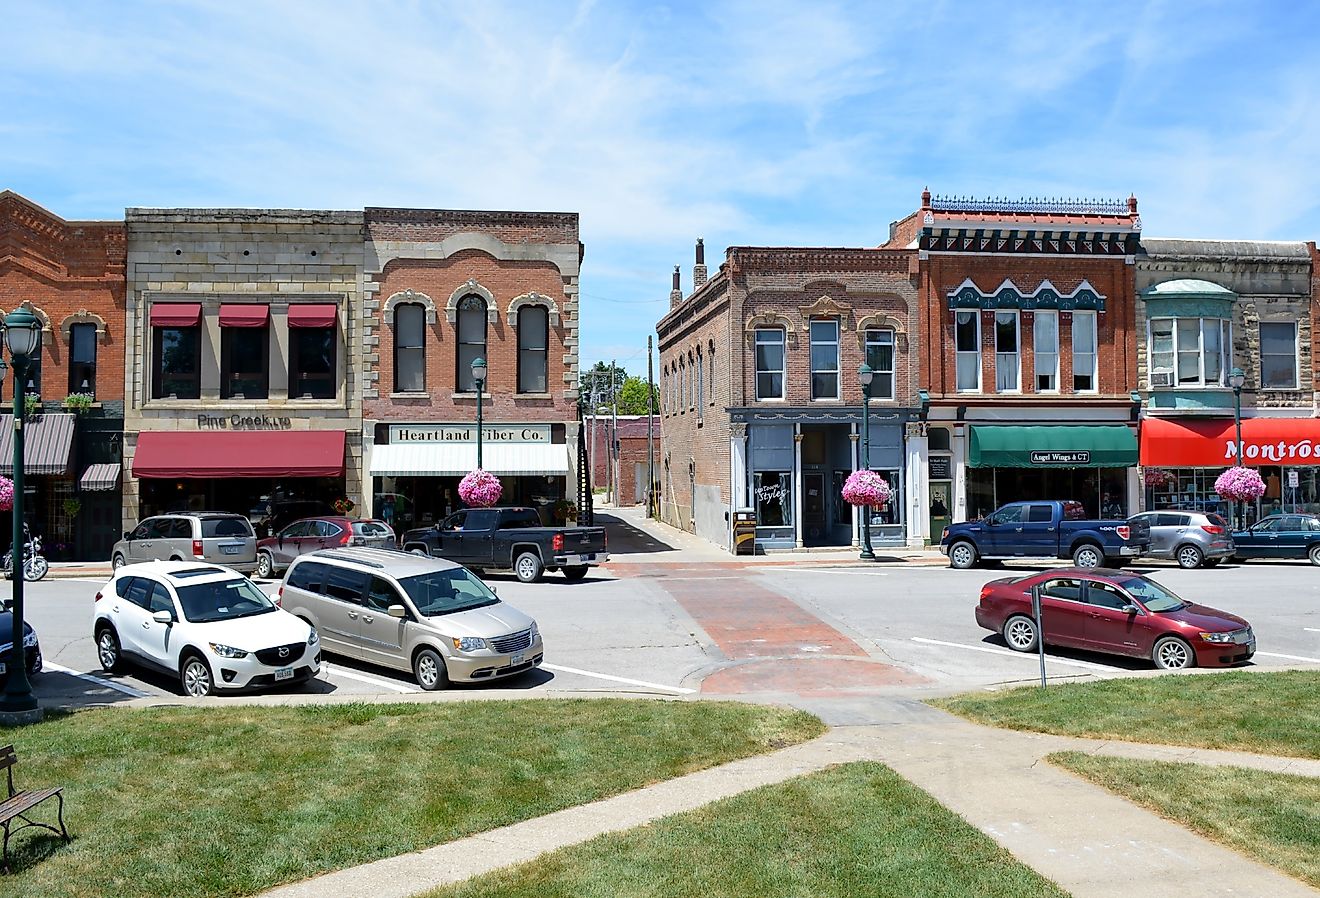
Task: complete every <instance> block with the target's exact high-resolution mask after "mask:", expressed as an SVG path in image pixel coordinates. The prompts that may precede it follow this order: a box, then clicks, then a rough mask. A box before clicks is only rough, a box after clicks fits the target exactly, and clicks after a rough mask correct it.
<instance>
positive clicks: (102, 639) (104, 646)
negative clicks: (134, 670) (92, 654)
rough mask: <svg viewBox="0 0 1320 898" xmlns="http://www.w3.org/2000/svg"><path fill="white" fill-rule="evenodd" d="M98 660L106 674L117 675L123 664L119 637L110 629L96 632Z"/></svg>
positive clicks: (103, 628)
mask: <svg viewBox="0 0 1320 898" xmlns="http://www.w3.org/2000/svg"><path fill="white" fill-rule="evenodd" d="M96 658H97V660H98V661H100V662H101V670H103V671H105V672H106V673H115V672H116V671H118V670H119V667H120V665H121V663H122V662H123V659H122V657H121V656H120V654H119V637H118V636H116V635H115V631H114V630H112V629H110V628H109V627H102V628H101V629H99V630H97V631H96Z"/></svg>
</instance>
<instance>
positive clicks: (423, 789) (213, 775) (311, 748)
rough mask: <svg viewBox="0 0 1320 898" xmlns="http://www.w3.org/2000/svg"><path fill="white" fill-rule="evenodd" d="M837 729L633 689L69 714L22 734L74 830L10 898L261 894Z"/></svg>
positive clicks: (11, 883)
mask: <svg viewBox="0 0 1320 898" xmlns="http://www.w3.org/2000/svg"><path fill="white" fill-rule="evenodd" d="M823 730H824V727H823V725H822V724H821V723H820V722H819V721H818V720H816V719H815V718H814V717H811V716H810V715H807V714H803V713H801V712H796V711H790V710H785V709H778V708H766V707H758V706H753V705H744V704H736V703H713V702H699V703H698V702H659V701H626V700H589V701H588V700H577V701H568V700H559V701H553V700H549V701H526V702H512V701H489V702H456V703H449V704H397V705H366V704H352V705H315V706H298V707H275V708H263V707H250V706H248V707H208V708H156V709H148V710H141V711H128V710H120V709H107V710H100V711H84V712H81V713H77V714H72V715H63V716H55V717H50V718H48V719H47V720H46V721H45V722H43V723H41V724H37V725H35V726H32V727H26V728H23V729H20V730H16V731H13V732H12V733H10V734H8V735H9V737H11V738H12V739H13V741H14V743H15V744H16V746H17V750H18V756H19V766H18V779H19V782H18V785H19V787H20V788H39V787H42V786H50V785H63V786H64V787H65V796H66V799H67V804H66V813H65V819H66V820H67V821H68V823H69V829H70V831H71V832H72V833H73V834H74V841H73V844H72V845H69V846H65V845H63V843H61V842H59V841H58V840H56V839H48V838H45V837H43V836H31V835H29V834H30V833H33V832H36V831H34V830H28V831H27V832H26V833H23V834H20V835H19V836H18V837H16V838H15V840H14V841H13V842H11V845H10V847H11V850H13V849H15V848H16V849H17V850H16V851H14V861H15V863H14V866H15V869H16V871H17V872H16V873H15V875H13V876H8V877H3V889H0V891H2V892H3V893H4V894H7V895H22V896H24V898H46V896H109V895H114V896H119V898H134V896H168V898H178V896H185V895H186V896H213V895H214V896H221V895H224V896H234V895H248V894H252V893H254V892H258V891H261V890H263V889H266V888H269V887H271V886H274V885H277V884H279V883H284V882H289V881H292V880H297V879H302V878H304V877H307V876H312V875H315V874H317V873H323V872H327V871H330V870H336V869H339V868H342V867H348V866H352V865H355V864H361V863H365V862H367V861H372V860H376V859H379V858H383V857H390V856H393V855H397V854H402V853H404V852H408V851H413V850H415V849H418V848H423V847H428V846H431V845H436V844H439V843H442V842H447V841H450V840H453V839H455V838H458V837H461V836H465V835H469V834H471V833H477V832H482V831H485V830H489V829H493V828H495V827H499V826H503V825H506V824H509V823H514V822H517V821H519V820H525V819H528V818H531V817H536V816H540V815H542V814H547V813H550V812H551V811H556V810H559V809H561V808H565V807H570V806H573V805H577V804H583V803H585V802H589V801H593V800H596V799H599V798H602V797H604V796H608V795H613V794H617V793H620V792H624V791H628V790H630V789H635V788H638V787H641V786H644V785H646V784H648V783H652V782H656V781H658V780H663V779H668V778H671V777H675V776H680V775H682V774H686V773H691V772H692V771H695V770H700V769H703V768H707V767H711V766H714V765H717V764H721V763H724V762H727V761H732V760H734V759H737V758H742V757H746V756H749V755H754V754H758V753H762V752H765V751H768V750H772V749H774V748H777V747H781V746H784V745H788V744H792V743H796V742H801V741H804V740H806V739H809V738H812V737H814V736H816V735H818V734H819V733H821V732H822V731H823ZM54 810H55V809H54V808H53V807H52V808H50V813H53V812H54ZM43 819H44V810H43Z"/></svg>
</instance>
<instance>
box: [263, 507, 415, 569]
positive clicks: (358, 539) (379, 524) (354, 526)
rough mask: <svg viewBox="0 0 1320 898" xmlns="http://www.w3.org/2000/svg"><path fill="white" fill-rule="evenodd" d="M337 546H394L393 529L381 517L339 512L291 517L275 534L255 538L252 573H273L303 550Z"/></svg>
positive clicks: (395, 540)
mask: <svg viewBox="0 0 1320 898" xmlns="http://www.w3.org/2000/svg"><path fill="white" fill-rule="evenodd" d="M340 546H368V547H370V548H373V549H394V548H397V546H398V541H397V539H396V538H395V536H394V529H393V528H392V527H390V525H389V524H386V523H385V522H384V521H374V520H362V521H357V520H353V519H352V518H348V517H344V516H342V515H324V516H320V517H315V518H303V519H302V520H300V521H294V522H293V523H292V524H290V525H289V526H287V527H285V528H284V529H283V530H281V531H280V532H279V533H278V534H276V535H275V536H269V537H267V538H265V539H263V540H259V541H258V542H257V571H256V574H255V576H257V577H259V578H263V579H264V578H269V577H274V576H276V575H277V574H279V573H280V572H281V571H283V570H285V569H286V568H288V566H289V565H290V564H292V563H293V559H295V558H297V557H298V556H299V555H302V554H303V553H305V552H315V551H317V550H318V549H336V548H339V547H340Z"/></svg>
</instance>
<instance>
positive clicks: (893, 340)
mask: <svg viewBox="0 0 1320 898" xmlns="http://www.w3.org/2000/svg"><path fill="white" fill-rule="evenodd" d="M872 334H888V335H889V343H888V344H885V343H884V342H883V341H880V340H875V341H873V340H872V339H871V335H872ZM885 345H888V346H889V370H887V371H884V370H880V369H876V370H875V372H874V373H876V374H888V375H889V395H888V396H876V395H874V391H873V392H872V396H871V401H872V402H893V401H894V400H895V399H896V398H897V397H898V373H897V370H896V369H897V368H898V333H897V332H896V331H895V330H894V328H892V327H870V328H867V329H866V341H865V343H864V345H863V347H862V354H863V357H864V359H865V358H869V357H870V355H871V347H872V346H885ZM871 383H873V384H874V383H875V381H874V380H872V381H871Z"/></svg>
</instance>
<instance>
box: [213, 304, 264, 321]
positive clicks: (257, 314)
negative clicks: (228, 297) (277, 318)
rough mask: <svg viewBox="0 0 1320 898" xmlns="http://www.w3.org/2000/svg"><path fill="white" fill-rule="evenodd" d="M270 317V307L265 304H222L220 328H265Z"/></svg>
mask: <svg viewBox="0 0 1320 898" xmlns="http://www.w3.org/2000/svg"><path fill="white" fill-rule="evenodd" d="M269 317H270V306H268V305H266V304H265V303H252V302H222V303H221V304H220V326H221V327H265V326H266V319H267V318H269Z"/></svg>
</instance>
